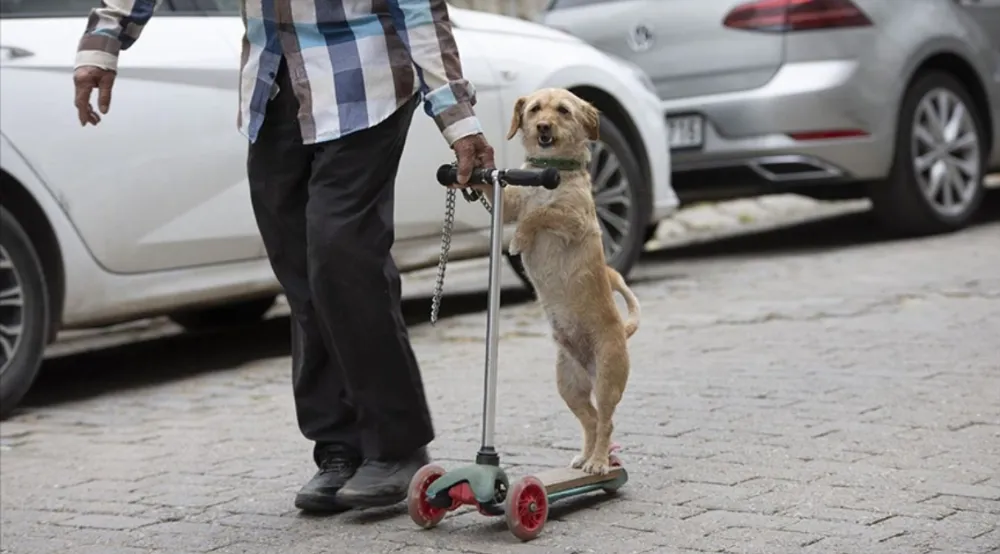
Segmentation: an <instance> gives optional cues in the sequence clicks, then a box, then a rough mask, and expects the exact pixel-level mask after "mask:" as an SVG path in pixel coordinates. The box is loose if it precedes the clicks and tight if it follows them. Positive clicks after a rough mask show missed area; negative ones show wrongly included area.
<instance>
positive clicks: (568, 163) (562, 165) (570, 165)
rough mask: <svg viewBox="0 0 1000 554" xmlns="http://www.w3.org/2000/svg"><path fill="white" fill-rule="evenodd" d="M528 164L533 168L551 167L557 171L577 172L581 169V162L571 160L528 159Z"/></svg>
mask: <svg viewBox="0 0 1000 554" xmlns="http://www.w3.org/2000/svg"><path fill="white" fill-rule="evenodd" d="M527 161H528V163H529V164H531V165H533V166H535V167H543V168H544V167H551V168H554V169H558V170H559V171H578V170H580V169H583V162H581V161H580V160H574V159H571V158H536V157H531V158H528V160H527Z"/></svg>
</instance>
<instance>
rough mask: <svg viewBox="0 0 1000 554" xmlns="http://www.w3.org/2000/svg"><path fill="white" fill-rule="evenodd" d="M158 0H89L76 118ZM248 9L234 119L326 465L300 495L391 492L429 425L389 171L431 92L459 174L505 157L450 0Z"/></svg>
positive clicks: (413, 462)
mask: <svg viewBox="0 0 1000 554" xmlns="http://www.w3.org/2000/svg"><path fill="white" fill-rule="evenodd" d="M160 1H162V0H102V2H101V6H100V7H97V8H95V9H94V10H93V12H92V13H91V16H90V20H89V22H88V25H87V29H86V31H85V33H84V35H83V37H82V38H81V40H80V43H79V50H78V53H77V59H76V70H75V74H74V81H75V85H76V107H77V109H78V110H79V117H80V124H81V125H87V124H88V123H90V124H93V125H97V124H98V123H99V122H100V121H101V117H102V114H103V115H106V114H107V113H108V110H109V107H110V104H111V90H112V86H113V84H114V80H115V75H116V69H117V66H118V54H119V51H120V50H125V49H127V48H129V46H131V45H132V44H133V43H134V42H135V41H136V39H138V38H139V36H140V34H141V32H142V29H143V27H144V26H145V25H146V24H147V22H148V21H149V20H150V18H151V17H152V15H153V12H154V11H155V9H156V7H157V5H158V4H159V2H160ZM242 18H243V22H244V25H245V29H246V32H245V34H244V37H243V55H242V68H241V74H242V79H241V82H240V94H239V99H240V105H239V116H238V118H237V125H238V127H239V131H240V132H241V133H242V134H243V135H245V136H246V137H247V139H248V140H249V143H250V144H249V148H248V156H247V174H248V177H249V182H250V197H251V200H252V203H253V209H254V214H255V216H256V219H257V224H258V227H259V229H260V233H261V236H262V238H263V241H264V245H265V246H266V248H267V253H268V258H269V260H270V263H271V266H272V268H273V269H274V273H275V275H276V276H277V278H278V281H279V282H280V283H281V286H282V287H283V289H284V291H285V294H286V296H287V297H288V302H289V304H290V306H291V311H292V318H291V321H292V384H293V392H294V396H295V407H296V412H297V416H298V422H299V428H300V430H301V432H302V434H303V435H304V436H305V437H306V438H307V439H309V440H311V441H313V442H314V444H315V447H314V449H313V454H314V455H313V457H314V460H315V462H316V464H317V465H318V467H319V471H318V472H317V473H316V474H315V476H314V477H313V478H312V480H310V481H309V482H308V483H306V485H305V486H304V487H303V488H302V489H301V490H300V491H299V493H298V495H297V496H296V499H295V505H296V506H297V507H298V508H299V509H302V510H308V511H325V512H339V511H343V510H345V509H348V508H350V507H371V506H386V505H390V504H394V503H396V502H399V501H402V500H404V499H405V498H406V491H407V488H408V485H409V481H410V479H411V478H412V476H413V475H414V473H416V471H417V470H418V469H419V468H420V467H421V466H422V465H423V464H425V463H427V462H428V461H429V457H428V454H427V451H426V445H427V444H428V443H429V442H430V441H431V440H432V439H433V438H434V430H433V426H432V422H431V416H430V412H429V410H428V407H427V401H426V399H425V395H424V390H423V383H422V380H421V375H420V370H419V367H418V365H417V361H416V359H415V356H414V354H413V350H412V348H411V346H410V341H409V335H408V333H407V329H406V326H405V324H404V322H403V317H402V315H401V311H400V277H399V271H398V270H397V268H396V266H395V264H394V262H393V260H392V257H391V255H390V248H391V246H392V244H393V187H394V180H395V178H396V172H397V170H398V167H399V161H400V157H401V155H402V152H403V146H404V144H405V142H406V136H407V132H408V130H409V126H410V121H411V119H412V116H413V113H414V111H415V109H416V107H417V106H418V105H419V104H420V103H421V102H422V103H423V107H424V111H425V112H426V113H427V114H428V115H429V116H431V117H432V118H433V119H434V121H435V122H436V123H437V125H438V128H439V129H440V130H441V133H442V135H443V136H444V139H445V140H446V141H447V142H448V144H449V145H450V146H451V147H452V149H453V150H454V151H455V154H456V156H457V158H458V165H459V178H458V181H459V185H460V186H463V185H465V183H466V182H467V181H468V178H469V175H470V174H471V172H472V169H473V167H475V166H483V167H490V168H492V167H494V165H493V164H494V161H493V150H492V148H491V147H490V146H489V144H488V143H487V141H486V139H485V137H484V136H483V134H482V129H481V127H480V124H479V121H478V119H477V118H476V116H475V113H474V111H473V105H474V104H475V91H474V88H473V86H472V85H471V83H469V82H468V81H466V80H465V79H464V78H463V76H462V66H461V62H460V60H459V53H458V48H457V47H456V44H455V39H454V37H453V35H452V28H451V22H450V20H449V16H448V8H447V5H446V3H445V0H244V1H243V7H242ZM154 24H155V23H154ZM177 40H178V42H182V41H183V40H184V37H180V36H179V37H177ZM94 89H97V108H98V109H97V110H95V109H94V108H93V107H92V105H91V94H92V92H93V91H94ZM150 109H157V108H156V106H150ZM176 116H177V117H183V116H184V114H176ZM428 193H429V194H433V191H431V190H429V191H428ZM261 442H262V443H264V444H265V447H266V442H267V438H266V437H261ZM237 455H238V454H237Z"/></svg>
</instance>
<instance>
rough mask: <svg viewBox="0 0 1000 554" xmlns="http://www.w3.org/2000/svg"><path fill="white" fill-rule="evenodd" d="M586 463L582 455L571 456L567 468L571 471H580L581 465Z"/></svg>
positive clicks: (585, 458)
mask: <svg viewBox="0 0 1000 554" xmlns="http://www.w3.org/2000/svg"><path fill="white" fill-rule="evenodd" d="M586 461H587V457H586V456H584V455H583V454H577V455H576V456H573V459H572V460H571V461H570V463H569V467H571V468H573V469H580V468H581V467H583V464H584V462H586Z"/></svg>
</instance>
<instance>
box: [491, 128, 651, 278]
mask: <svg viewBox="0 0 1000 554" xmlns="http://www.w3.org/2000/svg"><path fill="white" fill-rule="evenodd" d="M600 131H601V136H600V138H599V139H598V140H597V141H594V142H593V143H592V147H591V153H592V154H593V158H594V159H593V160H592V161H591V164H590V178H591V182H592V185H593V192H594V203H595V204H597V212H598V219H599V220H600V222H601V230H602V235H603V239H604V246H605V248H604V255H605V257H606V259H607V263H608V265H610V266H611V267H613V268H615V269H616V270H617V271H618V272H619V273H621V274H622V276H623V277H625V278H628V275H629V273H631V271H632V267H633V266H634V265H635V263H636V262H637V261H638V260H639V256H640V255H642V250H643V247H644V246H645V244H646V242H648V241H649V236H650V234H649V229H650V221H649V219H650V209H651V206H652V202H653V194H652V190H650V188H649V183H648V182H646V179H645V178H644V177H643V172H642V167H641V166H640V165H639V159H638V158H637V157H636V155H635V153H634V152H633V151H632V148H633V147H632V145H630V144H629V141H628V139H626V138H625V135H624V134H623V133H622V132H621V131H620V130H619V129H618V126H617V125H615V123H614V122H613V121H611V119H609V118H608V117H607V116H605V115H604V114H601V121H600ZM621 179H624V180H625V183H624V184H622V182H621ZM610 221H615V222H617V225H612V224H611V223H609V222H610ZM623 222H624V225H622V223H623ZM609 230H610V232H609ZM654 230H655V229H654ZM507 260H508V262H509V263H510V266H511V268H512V269H513V270H514V273H516V274H517V276H518V277H519V278H520V279H521V282H522V283H524V285H525V286H526V287H528V289H529V290H532V289H533V287H532V285H531V281H530V280H529V279H528V275H527V273H526V272H525V270H524V263H523V262H522V261H521V257H520V255H517V256H511V255H509V254H507Z"/></svg>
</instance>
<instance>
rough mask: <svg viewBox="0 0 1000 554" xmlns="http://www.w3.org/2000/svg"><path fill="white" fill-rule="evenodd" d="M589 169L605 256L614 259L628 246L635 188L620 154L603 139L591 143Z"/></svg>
mask: <svg viewBox="0 0 1000 554" xmlns="http://www.w3.org/2000/svg"><path fill="white" fill-rule="evenodd" d="M589 170H590V178H591V186H592V192H593V195H594V205H595V207H596V208H597V220H598V222H599V223H600V225H601V237H602V241H603V243H604V257H605V258H607V259H608V260H609V261H610V260H611V258H613V257H614V256H616V255H617V254H618V253H619V252H621V251H622V249H623V248H624V247H625V244H626V242H627V241H628V238H629V233H630V232H631V226H632V224H631V222H630V221H629V217H630V216H631V210H632V187H631V184H630V183H629V180H628V177H627V176H626V175H625V171H624V169H623V168H622V164H621V161H619V159H618V156H616V155H615V153H614V151H612V150H611V148H609V147H608V145H606V144H604V143H603V142H600V141H594V142H592V143H591V146H590V167H589Z"/></svg>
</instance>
